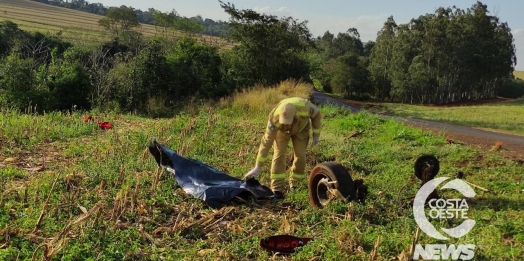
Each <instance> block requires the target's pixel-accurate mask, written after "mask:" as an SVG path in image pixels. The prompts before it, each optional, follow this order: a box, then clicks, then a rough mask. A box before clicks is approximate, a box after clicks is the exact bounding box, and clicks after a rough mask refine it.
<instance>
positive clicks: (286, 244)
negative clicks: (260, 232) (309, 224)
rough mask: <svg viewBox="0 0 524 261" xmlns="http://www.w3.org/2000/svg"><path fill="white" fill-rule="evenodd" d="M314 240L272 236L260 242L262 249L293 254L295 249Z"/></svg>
mask: <svg viewBox="0 0 524 261" xmlns="http://www.w3.org/2000/svg"><path fill="white" fill-rule="evenodd" d="M310 240H312V238H307V237H306V238H300V237H295V236H290V235H278V236H270V237H267V238H263V239H261V240H260V247H261V248H262V249H265V250H267V251H270V252H278V253H280V254H292V253H294V252H295V248H297V247H301V246H304V245H306V244H307V242H309V241H310Z"/></svg>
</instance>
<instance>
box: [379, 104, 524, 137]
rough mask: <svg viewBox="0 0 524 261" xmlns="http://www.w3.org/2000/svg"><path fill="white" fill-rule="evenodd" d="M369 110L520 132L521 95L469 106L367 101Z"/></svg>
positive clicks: (523, 131)
mask: <svg viewBox="0 0 524 261" xmlns="http://www.w3.org/2000/svg"><path fill="white" fill-rule="evenodd" d="M369 104H372V105H375V106H373V107H372V108H371V111H373V112H377V113H388V114H394V115H397V116H401V117H408V118H418V119H426V120H432V121H440V122H447V123H452V124H457V125H463V126H469V127H474V128H483V129H490V130H495V131H501V132H508V133H513V134H518V135H524V118H523V117H522V115H523V114H524V99H515V100H510V101H504V102H496V103H488V104H482V105H470V106H454V107H440V106H423V105H409V104H399V103H369Z"/></svg>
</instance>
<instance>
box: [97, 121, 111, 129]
mask: <svg viewBox="0 0 524 261" xmlns="http://www.w3.org/2000/svg"><path fill="white" fill-rule="evenodd" d="M98 126H99V127H100V129H102V130H109V129H111V128H112V126H111V123H109V122H107V121H104V122H101V121H99V122H98Z"/></svg>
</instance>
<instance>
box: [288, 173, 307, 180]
mask: <svg viewBox="0 0 524 261" xmlns="http://www.w3.org/2000/svg"><path fill="white" fill-rule="evenodd" d="M291 177H292V178H293V179H304V178H305V177H306V175H305V174H298V173H293V174H291Z"/></svg>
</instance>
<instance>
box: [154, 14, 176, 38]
mask: <svg viewBox="0 0 524 261" xmlns="http://www.w3.org/2000/svg"><path fill="white" fill-rule="evenodd" d="M149 12H150V13H151V14H152V15H153V22H154V24H155V27H156V26H159V27H161V28H162V29H163V30H162V32H163V33H164V36H167V29H168V28H170V27H173V26H174V25H175V20H176V19H177V18H178V13H177V12H176V11H175V10H172V11H171V12H169V13H162V12H160V11H157V10H155V9H153V8H150V9H149Z"/></svg>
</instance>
